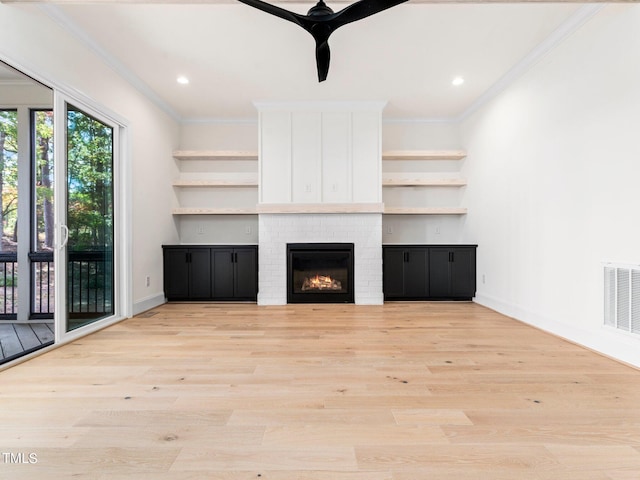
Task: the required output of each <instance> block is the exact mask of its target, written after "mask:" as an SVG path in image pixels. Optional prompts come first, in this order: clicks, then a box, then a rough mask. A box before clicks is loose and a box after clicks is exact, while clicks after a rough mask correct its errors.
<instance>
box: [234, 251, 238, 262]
mask: <svg viewBox="0 0 640 480" xmlns="http://www.w3.org/2000/svg"><path fill="white" fill-rule="evenodd" d="M233 263H238V253H237V252H236V253H234V254H233Z"/></svg>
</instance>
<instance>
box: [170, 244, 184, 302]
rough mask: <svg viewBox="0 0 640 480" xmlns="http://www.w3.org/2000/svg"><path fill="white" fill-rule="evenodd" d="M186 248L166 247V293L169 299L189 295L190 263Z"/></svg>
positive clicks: (182, 297)
mask: <svg viewBox="0 0 640 480" xmlns="http://www.w3.org/2000/svg"><path fill="white" fill-rule="evenodd" d="M188 258H189V257H188V250H187V249H186V248H165V249H164V295H165V297H167V298H168V299H172V298H176V299H177V298H179V299H186V298H188V297H189V263H188Z"/></svg>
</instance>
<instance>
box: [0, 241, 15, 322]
mask: <svg viewBox="0 0 640 480" xmlns="http://www.w3.org/2000/svg"><path fill="white" fill-rule="evenodd" d="M17 303H18V255H17V254H16V253H15V252H6V253H4V252H3V253H0V319H9V320H13V319H15V318H16V309H17Z"/></svg>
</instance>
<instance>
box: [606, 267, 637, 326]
mask: <svg viewBox="0 0 640 480" xmlns="http://www.w3.org/2000/svg"><path fill="white" fill-rule="evenodd" d="M604 324H605V325H607V326H610V327H614V328H617V329H619V330H623V331H625V332H632V333H637V334H640V266H630V265H605V267H604Z"/></svg>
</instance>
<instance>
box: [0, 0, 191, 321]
mask: <svg viewBox="0 0 640 480" xmlns="http://www.w3.org/2000/svg"><path fill="white" fill-rule="evenodd" d="M0 58H3V59H5V60H7V61H8V62H9V63H13V64H14V65H15V66H18V67H22V68H23V69H25V70H27V72H26V73H29V74H31V75H33V76H34V77H36V78H37V79H38V80H41V81H43V82H44V83H49V84H50V85H51V84H53V85H55V86H58V87H61V88H63V89H65V90H67V91H70V92H77V94H78V96H85V97H87V98H90V99H92V100H93V101H94V102H95V104H97V105H100V106H102V107H104V108H106V109H107V110H109V111H110V112H113V113H115V114H116V115H118V116H119V117H121V118H123V119H125V120H126V122H127V124H128V126H129V141H130V156H129V157H128V158H127V159H126V161H127V162H130V167H131V172H132V179H131V183H132V185H133V188H132V192H131V194H132V195H131V198H130V202H131V209H132V212H133V217H132V225H133V233H132V246H131V247H132V262H133V266H132V267H133V278H132V283H133V285H132V296H133V310H134V313H135V312H136V311H140V310H141V309H144V308H147V307H151V306H153V305H154V304H157V302H159V301H162V299H163V297H164V295H163V286H162V250H161V248H160V246H161V245H162V244H163V243H173V242H175V241H176V240H177V238H178V236H177V230H176V226H175V223H174V222H173V219H172V216H171V213H170V211H171V202H172V199H171V197H170V196H169V195H167V188H168V185H170V182H171V178H172V176H173V172H172V169H173V168H175V165H174V163H173V162H172V160H171V151H172V150H173V149H175V148H176V147H177V143H178V133H179V130H178V125H177V123H176V122H175V121H174V120H172V119H171V118H170V117H169V116H168V115H167V114H166V113H165V112H164V111H162V110H161V109H159V108H158V107H157V106H156V105H154V104H153V103H151V102H150V101H149V100H148V99H147V98H146V97H144V96H143V95H141V94H140V93H139V92H138V91H137V90H136V89H134V88H133V87H132V86H131V85H130V84H128V83H127V82H126V81H125V80H124V79H123V78H122V77H120V76H119V75H118V74H117V73H116V72H115V71H114V70H112V69H111V68H110V67H108V66H107V65H106V64H105V63H103V62H102V61H101V60H100V59H99V58H98V57H97V56H96V55H95V54H94V53H93V52H92V51H90V50H89V49H88V48H87V47H86V46H84V45H83V44H81V43H80V42H79V41H78V40H76V39H75V38H74V37H73V36H72V35H70V34H69V33H68V32H67V31H66V30H65V29H63V28H62V27H61V26H59V25H58V24H57V23H55V22H53V21H52V20H51V19H49V18H48V17H47V16H46V15H45V14H44V13H43V10H41V9H40V8H39V7H37V6H33V5H30V6H29V5H17V4H0ZM146 276H149V277H150V280H151V282H150V286H148V287H147V286H146V285H145V277H146Z"/></svg>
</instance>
